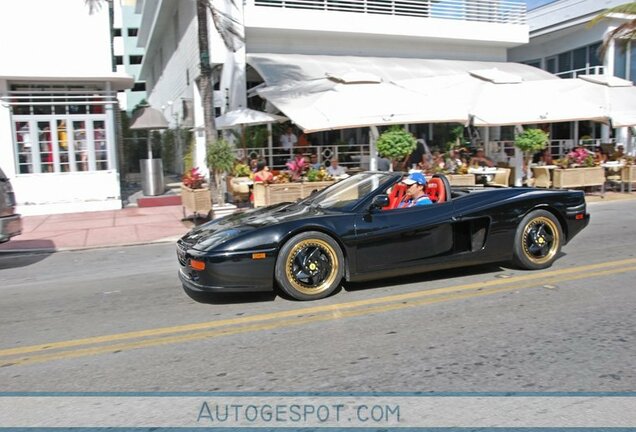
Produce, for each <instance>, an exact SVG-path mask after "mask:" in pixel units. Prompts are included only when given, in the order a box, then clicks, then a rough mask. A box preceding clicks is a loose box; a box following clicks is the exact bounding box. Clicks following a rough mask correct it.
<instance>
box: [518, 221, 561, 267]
mask: <svg viewBox="0 0 636 432" xmlns="http://www.w3.org/2000/svg"><path fill="white" fill-rule="evenodd" d="M521 241H522V245H523V253H524V254H525V256H526V258H528V259H529V260H530V261H532V262H533V263H534V264H537V265H541V264H545V263H547V262H549V261H551V260H552V259H553V258H554V256H555V255H556V253H557V251H558V250H559V245H560V244H561V238H560V231H559V227H558V226H557V225H556V223H555V222H554V221H552V219H549V218H547V217H545V216H539V217H536V218H534V219H532V220H531V221H530V222H528V224H527V225H526V226H525V228H524V230H523V236H522V240H521Z"/></svg>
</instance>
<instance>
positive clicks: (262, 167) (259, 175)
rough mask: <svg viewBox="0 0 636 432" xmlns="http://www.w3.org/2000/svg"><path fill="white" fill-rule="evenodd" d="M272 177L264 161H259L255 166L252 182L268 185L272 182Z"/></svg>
mask: <svg viewBox="0 0 636 432" xmlns="http://www.w3.org/2000/svg"><path fill="white" fill-rule="evenodd" d="M273 178H274V176H273V174H272V173H271V172H270V171H269V167H268V166H267V165H266V164H265V161H259V162H258V164H257V165H256V172H255V173H254V181H255V182H260V183H269V182H271V181H272V180H273Z"/></svg>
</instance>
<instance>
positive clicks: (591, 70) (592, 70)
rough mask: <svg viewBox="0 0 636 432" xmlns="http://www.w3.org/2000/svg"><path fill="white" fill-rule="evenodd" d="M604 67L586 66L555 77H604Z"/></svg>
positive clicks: (557, 74) (560, 73)
mask: <svg viewBox="0 0 636 432" xmlns="http://www.w3.org/2000/svg"><path fill="white" fill-rule="evenodd" d="M604 70H605V69H604V67H603V66H586V67H584V68H580V69H572V70H569V71H565V72H559V73H556V74H555V75H556V76H558V77H559V78H576V77H578V76H579V75H602V74H603V71H604Z"/></svg>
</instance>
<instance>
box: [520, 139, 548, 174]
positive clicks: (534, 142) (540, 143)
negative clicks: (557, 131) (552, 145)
mask: <svg viewBox="0 0 636 432" xmlns="http://www.w3.org/2000/svg"><path fill="white" fill-rule="evenodd" d="M548 140H549V137H548V134H547V133H546V132H544V131H542V130H541V129H526V130H524V131H523V132H521V133H520V134H518V135H517V136H516V137H515V147H517V148H518V149H519V150H521V151H522V152H523V155H524V158H525V162H526V170H527V172H526V178H530V177H531V175H530V172H531V171H530V163H531V162H532V155H533V154H534V153H536V152H538V151H540V150H543V149H545V148H546V146H547V145H548Z"/></svg>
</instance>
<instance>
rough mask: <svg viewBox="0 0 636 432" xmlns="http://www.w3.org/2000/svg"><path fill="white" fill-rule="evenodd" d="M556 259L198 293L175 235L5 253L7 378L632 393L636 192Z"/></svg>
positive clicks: (144, 387) (1, 307)
mask: <svg viewBox="0 0 636 432" xmlns="http://www.w3.org/2000/svg"><path fill="white" fill-rule="evenodd" d="M589 210H590V213H591V214H592V222H591V224H590V226H589V227H588V228H587V229H586V230H585V231H584V232H583V233H581V234H580V235H579V236H578V237H577V238H575V239H574V240H573V241H572V242H571V243H570V244H569V245H568V246H566V247H565V248H564V250H563V252H564V253H563V256H561V258H560V259H559V260H558V261H557V263H556V264H555V265H554V266H553V267H552V268H551V269H548V270H545V271H541V272H524V271H518V270H514V269H510V268H506V267H499V266H480V267H474V268H470V269H461V270H455V271H444V272H435V273H430V274H423V275H419V276H416V277H408V278H402V279H390V280H383V281H378V282H373V283H364V284H356V285H349V286H346V287H345V289H344V290H343V291H341V292H340V293H338V294H337V295H335V296H332V297H330V298H328V299H324V300H321V301H316V302H311V303H301V302H293V301H289V300H285V299H282V298H280V297H275V296H270V295H265V296H263V295H259V296H256V295H241V296H231V297H228V296H222V297H216V298H213V299H210V301H209V302H208V303H197V302H195V301H193V300H191V299H190V298H189V297H187V296H186V295H185V294H184V293H183V291H182V290H181V287H180V284H179V282H178V279H177V276H176V269H177V264H176V258H175V253H174V246H173V245H171V244H163V245H148V246H138V247H127V248H121V249H100V250H91V251H81V252H62V253H55V254H51V255H10V254H2V255H0V298H1V301H0V388H2V390H3V391H361V392H368V391H445V392H448V391H462V392H463V391H489V392H490V391H497V392H499V391H626V390H631V391H633V390H634V389H636V372H635V368H634V365H635V363H634V358H636V344H635V343H634V342H635V339H636V338H635V336H636V314H634V310H636V291H635V290H634V282H633V280H634V278H635V277H636V258H635V257H634V253H635V252H636V248H635V246H634V245H635V244H636V230H635V229H634V218H633V214H635V212H636V201H624V202H615V203H599V204H591V205H590V206H589Z"/></svg>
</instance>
